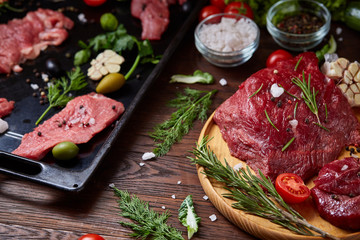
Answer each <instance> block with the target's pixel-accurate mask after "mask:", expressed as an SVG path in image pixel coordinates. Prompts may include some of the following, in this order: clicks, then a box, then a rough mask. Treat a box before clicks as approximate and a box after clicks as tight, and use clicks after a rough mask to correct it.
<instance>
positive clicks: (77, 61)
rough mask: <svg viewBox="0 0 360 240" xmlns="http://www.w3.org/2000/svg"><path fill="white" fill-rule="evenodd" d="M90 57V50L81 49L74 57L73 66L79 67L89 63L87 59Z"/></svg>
mask: <svg viewBox="0 0 360 240" xmlns="http://www.w3.org/2000/svg"><path fill="white" fill-rule="evenodd" d="M90 56H91V50H90V49H82V50H80V51H78V52H76V53H75V56H74V65H75V66H80V65H82V64H84V63H86V62H87V61H89V58H90Z"/></svg>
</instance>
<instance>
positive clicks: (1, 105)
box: [0, 98, 15, 118]
mask: <svg viewBox="0 0 360 240" xmlns="http://www.w3.org/2000/svg"><path fill="white" fill-rule="evenodd" d="M14 104H15V102H14V101H8V100H6V99H5V98H0V118H2V117H4V116H6V115H9V114H10V113H11V111H12V110H13V109H14Z"/></svg>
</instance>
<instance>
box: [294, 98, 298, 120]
mask: <svg viewBox="0 0 360 240" xmlns="http://www.w3.org/2000/svg"><path fill="white" fill-rule="evenodd" d="M297 107H298V102H297V103H296V104H295V108H294V118H296V111H297Z"/></svg>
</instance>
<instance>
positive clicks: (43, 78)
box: [41, 73, 49, 82]
mask: <svg viewBox="0 0 360 240" xmlns="http://www.w3.org/2000/svg"><path fill="white" fill-rule="evenodd" d="M41 78H42V80H44V81H45V82H47V81H49V75H47V74H46V73H42V74H41Z"/></svg>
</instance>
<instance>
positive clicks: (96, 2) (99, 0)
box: [84, 0, 106, 7]
mask: <svg viewBox="0 0 360 240" xmlns="http://www.w3.org/2000/svg"><path fill="white" fill-rule="evenodd" d="M84 2H85V3H86V4H87V5H89V6H91V7H97V6H100V5H102V4H104V3H105V2H106V0H84Z"/></svg>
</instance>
